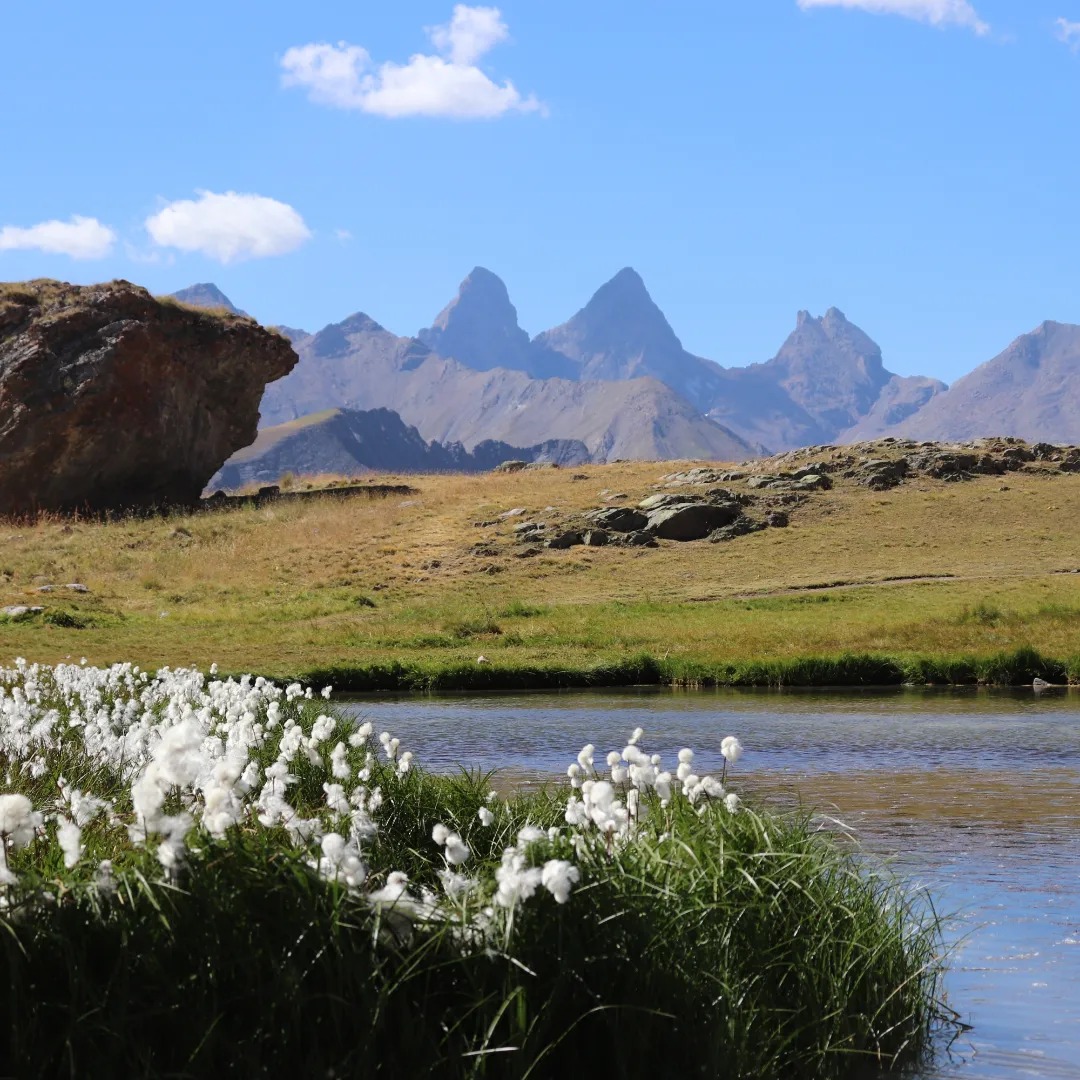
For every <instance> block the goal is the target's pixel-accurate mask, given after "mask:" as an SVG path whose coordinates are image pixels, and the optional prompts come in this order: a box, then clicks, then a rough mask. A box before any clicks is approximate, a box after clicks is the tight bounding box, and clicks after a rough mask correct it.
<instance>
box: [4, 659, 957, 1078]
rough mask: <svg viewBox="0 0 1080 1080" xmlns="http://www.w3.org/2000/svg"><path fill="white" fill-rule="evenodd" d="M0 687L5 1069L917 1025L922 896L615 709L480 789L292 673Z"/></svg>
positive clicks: (521, 1068) (814, 1046) (780, 1041)
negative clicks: (695, 767) (654, 746)
mask: <svg viewBox="0 0 1080 1080" xmlns="http://www.w3.org/2000/svg"><path fill="white" fill-rule="evenodd" d="M0 688H2V695H0V696H2V702H0V703H2V704H3V706H4V707H3V709H2V710H0V716H2V717H3V719H2V720H0V765H2V766H3V768H4V771H5V774H6V776H7V784H6V786H5V788H4V794H2V795H0V832H2V833H3V840H4V850H3V852H2V854H3V859H2V863H0V877H2V879H3V880H2V883H0V895H2V897H3V908H2V912H0V923H2V925H0V930H2V931H3V932H2V933H0V964H2V965H3V968H4V971H3V976H4V978H3V985H4V986H5V987H7V988H8V989H7V991H6V995H7V996H6V998H5V1019H6V1021H7V1022H6V1024H5V1025H4V1027H3V1029H2V1033H0V1070H3V1071H4V1072H10V1071H16V1072H18V1073H19V1074H23V1075H56V1074H58V1073H60V1072H63V1073H65V1074H74V1075H81V1076H116V1075H150V1076H163V1075H169V1076H179V1075H209V1074H214V1073H218V1072H221V1073H233V1072H236V1073H240V1074H242V1075H282V1074H284V1073H285V1072H287V1071H294V1070H295V1071H296V1072H297V1074H299V1075H335V1076H369V1075H372V1076H378V1075H386V1076H418V1077H419V1076H450V1077H525V1076H550V1075H557V1074H558V1073H559V1072H562V1071H564V1070H566V1071H573V1072H575V1073H578V1072H580V1071H581V1070H584V1069H589V1070H592V1069H596V1070H603V1071H604V1073H605V1074H606V1075H611V1076H614V1077H620V1078H621V1077H626V1078H632V1077H633V1078H636V1077H645V1076H650V1077H654V1076H656V1075H672V1074H676V1073H687V1074H700V1075H712V1076H730V1077H766V1076H778V1077H779V1076H784V1077H807V1078H810V1077H815V1078H817V1077H825V1078H828V1077H838V1078H839V1077H846V1076H857V1075H859V1074H860V1073H862V1072H864V1071H865V1070H866V1069H868V1068H872V1069H880V1068H882V1067H886V1068H887V1067H893V1066H895V1067H898V1068H899V1067H902V1066H904V1065H907V1064H911V1063H913V1062H915V1061H918V1060H919V1059H920V1058H921V1057H922V1056H923V1055H925V1053H926V1052H927V1048H928V1045H929V1039H930V1036H931V1034H932V1030H933V1028H934V1026H935V1024H936V1023H937V1019H938V1014H939V1009H938V1006H937V1004H936V991H937V975H938V970H939V959H938V957H939V951H938V949H939V939H938V935H937V932H936V927H935V924H934V922H933V921H932V919H931V920H927V919H925V918H922V917H921V916H920V913H919V911H917V910H916V909H915V908H913V906H912V905H911V903H910V902H909V901H908V900H907V899H906V898H905V897H904V895H903V894H902V893H901V891H900V889H899V887H898V886H897V885H896V884H895V883H894V882H891V881H889V880H887V879H884V878H882V877H879V876H875V875H874V874H873V873H871V872H870V871H869V870H868V869H867V868H866V867H864V866H862V865H860V864H859V863H858V862H857V861H856V859H855V858H854V857H853V856H852V855H850V854H847V853H844V852H843V851H842V850H841V849H839V848H838V847H836V846H834V845H833V844H831V843H830V842H828V841H827V840H825V839H823V838H822V837H821V835H820V834H817V833H814V832H813V831H812V830H811V828H810V827H809V824H808V822H807V821H806V820H804V819H802V818H798V817H791V818H788V817H778V816H774V815H768V814H760V813H757V812H754V811H752V810H747V809H746V808H745V807H741V806H740V805H739V802H738V799H737V797H736V796H734V795H733V794H732V793H731V792H729V791H726V790H725V785H726V784H727V777H726V775H725V776H722V777H719V778H717V777H712V778H710V777H698V776H696V775H694V774H693V772H692V758H693V755H692V754H691V753H690V751H688V750H685V751H682V752H681V753H680V755H679V757H680V761H679V763H678V768H677V771H676V772H675V773H674V774H673V773H672V772H669V771H667V770H665V769H664V768H663V763H662V762H660V761H658V760H657V759H655V758H650V757H649V756H648V755H647V754H646V753H645V752H644V751H643V750H641V749H640V747H639V746H638V742H639V739H640V738H641V732H640V731H638V732H635V733H634V735H633V736H632V737H631V739H630V743H629V744H628V745H627V747H626V748H625V749H624V750H623V751H622V753H619V752H618V751H613V752H612V754H610V755H608V758H607V762H608V771H604V770H603V769H602V768H601V769H597V768H595V767H594V760H595V750H594V748H593V747H591V746H587V747H585V748H584V749H583V750H582V752H581V754H580V755H579V757H578V761H577V762H576V763H574V764H572V765H571V767H570V769H569V770H568V771H569V774H570V784H571V789H570V791H569V792H566V791H563V792H557V791H554V790H551V791H541V792H534V793H522V794H518V795H515V796H512V797H511V798H509V799H500V798H498V797H495V796H494V795H493V793H490V792H489V791H488V784H487V778H486V777H484V776H482V775H478V774H475V773H464V772H463V773H461V774H459V775H457V776H451V777H446V776H434V775H431V774H428V773H426V772H424V771H423V770H421V769H420V768H418V767H417V766H416V765H415V764H414V762H413V760H412V755H411V754H410V753H409V752H408V751H407V750H405V749H404V748H402V747H401V746H400V744H399V742H398V741H397V740H396V739H393V738H392V737H391V736H390V735H389V733H383V734H382V735H380V736H379V738H378V739H377V740H376V739H374V738H373V734H374V733H373V732H372V730H371V727H370V725H360V726H359V727H357V726H355V725H354V724H353V723H351V722H349V721H348V720H346V719H344V718H341V717H338V716H337V715H336V714H334V712H333V711H332V710H331V709H329V707H328V706H326V705H323V704H322V703H321V702H319V700H318V698H317V697H315V696H314V695H313V694H311V692H310V691H304V690H303V688H302V687H300V686H299V685H292V686H289V687H286V688H282V687H278V686H275V685H273V684H270V683H267V682H265V681H263V680H252V679H250V678H246V679H243V680H239V681H233V680H224V681H223V680H220V679H209V678H206V677H204V676H202V675H201V674H199V673H198V672H195V671H186V670H182V671H169V670H168V669H163V670H162V671H161V672H159V673H158V674H157V675H156V676H150V675H148V674H147V673H145V672H140V671H139V670H138V669H137V668H133V667H132V666H131V665H118V666H116V667H114V668H112V669H108V670H99V669H93V668H87V667H76V666H73V665H60V666H58V667H57V668H55V669H47V668H40V667H35V666H28V665H25V664H22V665H17V666H16V668H14V669H12V670H10V671H3V672H0ZM72 719H77V720H78V723H77V725H76V726H74V727H72V726H71V724H70V722H71V720H72ZM724 752H725V756H726V757H727V758H728V760H729V761H730V762H731V763H732V764H734V763H735V762H736V761H737V760H738V757H739V754H740V753H741V748H740V747H739V746H738V743H737V740H734V739H728V740H725V743H724Z"/></svg>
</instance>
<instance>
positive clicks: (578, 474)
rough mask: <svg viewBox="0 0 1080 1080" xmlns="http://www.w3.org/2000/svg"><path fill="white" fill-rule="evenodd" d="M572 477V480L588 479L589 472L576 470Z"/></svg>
mask: <svg viewBox="0 0 1080 1080" xmlns="http://www.w3.org/2000/svg"><path fill="white" fill-rule="evenodd" d="M570 479H571V480H588V479H589V474H588V473H583V472H576V473H574V475H573V476H571V477H570Z"/></svg>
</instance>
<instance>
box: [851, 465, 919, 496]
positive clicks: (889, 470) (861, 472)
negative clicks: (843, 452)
mask: <svg viewBox="0 0 1080 1080" xmlns="http://www.w3.org/2000/svg"><path fill="white" fill-rule="evenodd" d="M907 474H908V460H907V458H903V457H900V458H895V459H889V458H871V459H870V460H869V461H864V462H863V463H862V464H861V465H860V467H859V469H858V470H857V471H856V474H855V475H856V477H857V478H858V481H859V483H861V484H865V485H866V486H867V487H868V488H870V489H871V490H872V491H887V490H888V489H890V488H894V487H896V486H897V485H898V484H900V483H902V482H903V480H904V477H905V476H907Z"/></svg>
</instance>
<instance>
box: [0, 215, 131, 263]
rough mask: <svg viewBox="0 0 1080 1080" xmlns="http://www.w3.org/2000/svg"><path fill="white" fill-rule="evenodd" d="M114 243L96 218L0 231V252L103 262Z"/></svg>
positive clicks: (108, 230) (108, 231)
mask: <svg viewBox="0 0 1080 1080" xmlns="http://www.w3.org/2000/svg"><path fill="white" fill-rule="evenodd" d="M115 243H116V233H115V232H113V230H112V229H110V228H109V226H108V225H102V223H101V222H100V221H98V219H97V218H90V217H80V216H79V215H78V214H75V215H73V216H72V218H71V220H70V221H43V222H41V224H39V225H31V226H29V227H28V228H20V227H19V226H17V225H5V226H4V227H3V228H0V251H44V252H46V253H47V254H49V255H68V256H70V257H71V258H72V259H103V258H105V256H106V255H108V254H109V253H110V252H111V251H112V249H113V244H115Z"/></svg>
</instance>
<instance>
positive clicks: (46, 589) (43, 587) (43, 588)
mask: <svg viewBox="0 0 1080 1080" xmlns="http://www.w3.org/2000/svg"><path fill="white" fill-rule="evenodd" d="M34 592H45V593H48V592H56V586H55V585H39V586H38V587H37V588H36V589H35V590H34Z"/></svg>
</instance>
